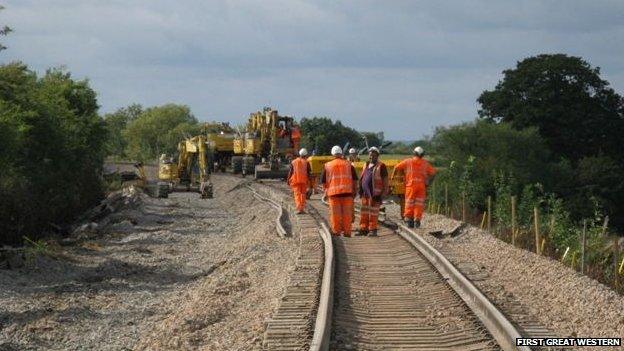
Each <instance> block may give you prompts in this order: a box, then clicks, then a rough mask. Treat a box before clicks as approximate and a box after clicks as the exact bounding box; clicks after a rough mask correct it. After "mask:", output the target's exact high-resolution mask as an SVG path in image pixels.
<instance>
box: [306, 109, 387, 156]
mask: <svg viewBox="0 0 624 351" xmlns="http://www.w3.org/2000/svg"><path fill="white" fill-rule="evenodd" d="M299 124H300V126H301V134H302V135H303V136H302V140H301V145H302V146H303V147H305V148H307V149H308V150H310V151H312V150H314V151H315V152H316V154H317V155H328V154H329V152H330V150H331V148H332V146H334V145H340V146H344V145H345V144H346V143H349V144H350V147H354V148H356V149H360V148H362V147H365V146H366V142H365V140H364V137H366V140H367V141H368V145H369V146H379V145H381V144H383V142H384V135H383V132H378V133H371V132H358V131H357V130H355V129H353V128H351V127H347V126H345V125H343V124H342V122H340V121H335V122H334V121H332V120H331V119H330V118H329V117H304V118H302V119H301V121H300V122H299Z"/></svg>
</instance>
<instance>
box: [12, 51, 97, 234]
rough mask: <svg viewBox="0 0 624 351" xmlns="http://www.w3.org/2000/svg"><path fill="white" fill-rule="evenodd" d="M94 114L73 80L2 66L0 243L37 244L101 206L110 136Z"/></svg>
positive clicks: (85, 91)
mask: <svg viewBox="0 0 624 351" xmlns="http://www.w3.org/2000/svg"><path fill="white" fill-rule="evenodd" d="M97 110H98V105H97V101H96V98H95V92H94V91H93V90H92V89H91V88H90V87H89V84H88V82H87V81H85V80H82V81H76V80H74V79H72V77H71V75H70V73H68V72H65V71H63V70H59V69H51V70H48V71H47V73H46V74H45V75H44V76H43V77H37V75H36V74H35V72H33V71H31V70H29V69H28V68H27V67H26V66H25V65H24V64H22V63H12V64H7V65H2V66H0V169H2V172H0V198H1V199H2V201H0V218H2V220H0V233H2V238H1V239H0V241H1V242H2V243H19V242H21V241H22V237H23V236H29V237H31V238H34V239H36V238H38V237H39V236H40V235H41V232H42V231H44V230H49V229H51V228H57V227H58V226H59V225H62V224H64V223H67V222H68V221H70V220H72V219H73V218H74V217H75V216H76V214H78V213H80V212H82V211H83V210H85V209H87V208H88V207H90V206H92V205H93V204H94V203H96V202H97V201H98V200H99V199H100V197H101V196H102V192H101V179H100V173H101V169H102V162H103V158H104V144H105V142H106V133H105V132H104V123H103V121H102V119H101V118H100V117H99V116H98V114H97Z"/></svg>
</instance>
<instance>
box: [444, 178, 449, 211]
mask: <svg viewBox="0 0 624 351" xmlns="http://www.w3.org/2000/svg"><path fill="white" fill-rule="evenodd" d="M444 214H445V215H446V216H447V217H448V215H449V203H448V183H444Z"/></svg>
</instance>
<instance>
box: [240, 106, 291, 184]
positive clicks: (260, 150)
mask: <svg viewBox="0 0 624 351" xmlns="http://www.w3.org/2000/svg"><path fill="white" fill-rule="evenodd" d="M300 138H301V135H300V132H299V128H298V127H297V126H296V125H295V123H294V119H293V118H292V117H288V116H280V115H279V114H278V113H277V111H276V110H273V109H272V108H270V107H265V108H264V109H263V110H262V111H258V112H254V113H252V114H250V115H249V120H248V122H247V127H246V132H245V133H244V134H243V133H240V135H239V136H238V137H237V138H235V139H234V143H233V146H234V154H235V156H234V157H233V158H232V159H233V161H232V168H233V170H234V171H235V172H236V170H237V169H238V168H239V166H238V165H239V164H240V170H241V172H242V173H243V175H247V174H253V175H254V177H255V178H256V179H259V178H286V176H287V175H288V158H289V157H292V155H294V154H295V153H296V152H297V149H298V148H299V140H300ZM241 146H242V156H240V158H239V156H236V154H237V153H238V152H240V151H241Z"/></svg>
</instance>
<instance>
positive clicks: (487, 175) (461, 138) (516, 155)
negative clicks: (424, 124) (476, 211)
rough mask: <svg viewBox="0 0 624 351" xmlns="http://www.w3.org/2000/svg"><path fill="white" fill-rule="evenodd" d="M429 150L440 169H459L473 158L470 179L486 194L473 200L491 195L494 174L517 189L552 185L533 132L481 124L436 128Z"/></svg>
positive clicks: (542, 149)
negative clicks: (503, 176)
mask: <svg viewBox="0 0 624 351" xmlns="http://www.w3.org/2000/svg"><path fill="white" fill-rule="evenodd" d="M431 148H432V149H433V150H432V151H431V154H433V155H434V156H435V161H436V163H437V164H439V165H441V166H448V165H450V163H451V162H456V163H457V167H458V168H462V169H463V168H464V165H465V164H466V163H467V162H469V160H470V158H471V157H473V158H474V161H473V162H474V166H473V169H472V171H471V172H472V174H473V175H472V178H473V179H475V182H477V184H476V187H477V188H478V189H483V191H485V192H486V193H483V194H478V195H479V196H478V197H477V198H482V199H483V198H485V196H487V195H488V194H490V195H493V194H494V183H495V182H494V181H495V179H496V174H497V173H498V172H502V173H503V174H506V175H510V176H513V177H514V179H515V180H516V182H517V183H518V184H520V185H522V184H531V183H537V182H547V183H552V182H553V180H551V179H550V177H549V175H550V174H551V169H550V168H551V167H550V153H549V151H548V147H547V146H546V144H545V141H544V140H543V138H542V137H541V136H540V135H539V133H538V132H537V130H536V129H535V128H528V129H524V130H516V129H514V128H512V127H511V126H510V125H509V124H504V123H500V124H497V123H491V122H488V121H484V120H477V121H475V122H469V123H463V124H460V125H456V126H451V127H440V128H437V129H436V131H435V134H434V136H433V137H432V140H431ZM516 190H518V189H516Z"/></svg>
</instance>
